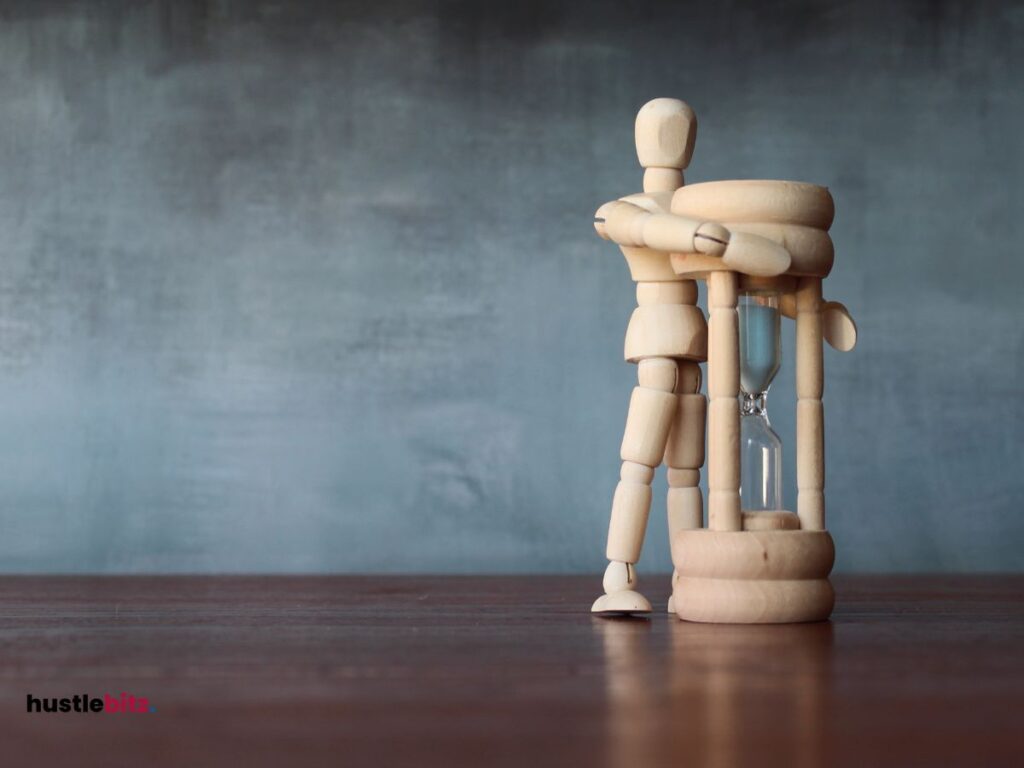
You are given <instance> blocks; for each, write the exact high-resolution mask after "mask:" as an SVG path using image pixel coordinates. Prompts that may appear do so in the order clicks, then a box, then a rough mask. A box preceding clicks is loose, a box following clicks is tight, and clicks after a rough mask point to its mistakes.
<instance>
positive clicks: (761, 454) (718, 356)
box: [592, 99, 856, 623]
mask: <svg viewBox="0 0 1024 768" xmlns="http://www.w3.org/2000/svg"><path fill="white" fill-rule="evenodd" d="M695 131H696V119H695V118H694V116H693V112H692V110H690V108H689V107H688V106H686V105H685V104H684V103H683V102H680V101H677V100H674V99H656V100H655V101H653V102H649V103H648V104H647V105H645V106H644V107H643V109H641V111H640V114H639V115H638V117H637V130H636V138H637V153H638V156H639V158H640V161H641V164H642V165H643V166H644V167H645V169H646V170H645V174H644V193H643V194H637V195H631V196H628V197H624V198H620V199H619V200H617V201H613V202H611V203H607V204H605V205H604V206H602V207H601V208H600V209H599V210H598V212H597V214H596V215H595V228H596V229H597V231H598V233H599V234H600V235H601V236H602V237H603V238H605V239H608V240H612V241H613V242H615V243H617V244H618V245H619V246H620V247H621V248H622V251H623V254H624V255H625V256H626V259H627V262H628V263H629V266H630V270H631V273H632V275H633V278H634V280H636V281H637V282H638V286H637V298H638V303H639V306H638V308H637V310H636V311H635V312H634V316H633V318H632V319H631V321H630V326H629V330H628V331H627V336H626V352H627V354H626V358H627V360H629V361H630V362H636V363H638V366H639V386H638V387H637V388H636V389H634V392H633V397H632V398H631V400H630V407H629V412H628V416H627V421H626V432H625V437H624V439H623V445H622V459H623V465H622V472H621V479H620V482H619V485H618V487H617V489H616V492H615V495H614V498H613V502H612V515H611V524H610V527H609V536H608V551H607V554H608V558H609V565H608V569H607V570H606V572H605V579H604V588H605V594H604V595H602V596H601V597H599V598H598V600H597V601H596V602H595V603H594V606H593V608H592V610H593V611H594V612H595V613H619V614H621V613H643V612H646V611H649V610H650V605H649V603H648V602H647V601H646V599H645V598H643V596H642V595H641V594H640V593H639V591H638V589H637V586H638V579H637V576H636V571H635V568H634V566H635V563H636V561H637V560H638V559H639V554H640V548H641V545H642V542H643V537H644V530H645V528H646V522H647V516H648V511H649V506H650V501H651V494H650V482H651V478H652V476H653V474H654V469H655V468H656V467H657V466H658V464H660V463H661V461H662V459H663V458H664V460H665V463H666V464H668V466H669V499H668V512H669V535H670V537H671V547H672V560H673V564H674V566H675V573H674V576H673V597H672V601H671V603H670V606H669V610H670V611H674V612H675V613H677V614H678V615H679V616H680V618H683V619H687V620H691V621H708V622H736V623H768V622H793V621H814V620H820V619H825V618H827V617H828V615H829V614H830V613H831V610H832V604H833V593H832V588H831V585H830V584H829V581H828V575H829V573H830V572H831V569H832V563H833V559H834V548H833V543H832V538H831V536H830V535H829V534H828V532H827V531H826V530H825V500H824V415H823V407H822V393H823V383H824V377H823V356H822V341H823V340H827V341H829V343H831V344H832V345H833V346H835V347H836V348H838V349H842V350H847V349H851V348H852V347H853V345H854V342H855V340H856V327H855V325H854V324H853V321H852V319H851V318H850V315H849V313H848V312H847V311H846V308H845V307H843V306H842V305H841V304H838V303H837V302H823V301H822V290H821V284H822V280H823V278H824V277H826V276H827V275H828V273H829V272H830V270H831V268H832V264H833V259H834V251H833V245H832V241H831V239H830V237H829V235H828V229H829V226H830V225H831V223H832V217H833V213H834V208H833V202H832V197H831V195H829V192H828V190H827V189H825V188H824V187H820V186H816V185H813V184H804V183H799V182H788V181H717V182H706V183H702V184H693V185H690V186H683V178H682V172H681V169H682V168H685V167H686V165H687V163H688V162H689V154H690V152H692V148H693V142H694V137H695ZM666 265H667V266H668V267H670V269H664V268H663V267H664V266H666ZM654 266H657V267H658V269H654V268H653V267H654ZM694 281H704V282H705V283H706V286H707V308H708V321H707V324H706V325H705V324H704V323H703V322H702V321H703V316H702V314H701V312H700V309H699V308H698V307H696V306H694V304H695V299H696V291H695V290H694V288H695V283H694ZM694 312H696V313H697V315H700V317H699V318H698V317H695V316H694ZM781 316H785V317H790V318H793V319H795V321H796V339H797V343H796V350H797V352H796V389H797V392H796V394H797V408H796V411H797V430H796V434H797V445H796V456H797V486H798V498H797V504H796V514H794V513H792V512H789V511H786V510H785V509H784V508H783V507H782V504H781V481H780V479H779V472H780V471H781V470H780V468H781V444H779V443H778V438H777V436H774V432H772V431H771V429H770V424H769V422H768V420H767V414H766V411H765V409H764V405H765V398H766V394H767V390H768V386H769V385H770V383H771V380H772V378H773V377H774V375H775V371H776V370H777V369H778V365H779V354H780V345H779V341H778V334H779V330H778V325H779V318H780V317H781ZM705 359H706V361H707V374H708V375H707V393H708V395H707V405H706V409H705V405H704V403H705V401H704V397H703V396H702V395H701V394H700V367H699V363H700V362H702V361H704V360H705ZM741 397H742V403H743V405H742V408H743V412H742V415H741ZM705 410H706V417H707V442H706V449H707V450H706V456H707V464H708V468H707V485H708V499H707V510H708V514H707V527H706V528H704V527H702V526H703V514H702V509H701V503H702V502H701V495H700V489H699V485H698V483H699V478H700V467H701V466H702V465H703V460H704V455H705V452H704V450H703V449H704V447H705V445H704V427H705V424H704V421H705ZM758 441H761V442H758ZM766 441H767V442H766ZM741 444H742V446H744V449H745V450H746V453H745V455H744V456H743V458H742V459H741ZM759 463H760V465H759ZM741 479H742V483H741ZM680 491H685V496H680V495H679V492H680Z"/></svg>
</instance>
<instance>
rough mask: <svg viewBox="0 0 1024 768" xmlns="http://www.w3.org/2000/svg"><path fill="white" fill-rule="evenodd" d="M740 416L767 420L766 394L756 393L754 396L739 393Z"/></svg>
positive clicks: (765, 392)
mask: <svg viewBox="0 0 1024 768" xmlns="http://www.w3.org/2000/svg"><path fill="white" fill-rule="evenodd" d="M740 414H741V415H743V416H760V417H761V418H763V419H764V420H765V421H767V420H768V392H767V390H766V391H764V392H758V393H757V394H756V395H752V394H749V393H748V392H740Z"/></svg>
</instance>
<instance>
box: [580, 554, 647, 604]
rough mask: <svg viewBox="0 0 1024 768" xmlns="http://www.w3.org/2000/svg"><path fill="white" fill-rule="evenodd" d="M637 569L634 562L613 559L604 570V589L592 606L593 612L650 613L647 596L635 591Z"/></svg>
mask: <svg viewBox="0 0 1024 768" xmlns="http://www.w3.org/2000/svg"><path fill="white" fill-rule="evenodd" d="M636 585H637V577H636V569H635V568H634V567H633V564H632V563H620V562H618V561H616V560H612V561H611V562H610V563H608V567H607V568H606V569H605V572H604V591H605V594H603V595H601V596H600V597H599V598H597V600H595V601H594V605H593V606H591V608H590V612H591V613H601V614H609V615H623V614H625V615H633V614H641V613H650V612H651V604H650V602H649V601H648V600H647V598H646V597H644V596H643V595H641V594H640V593H639V592H637V591H635V589H634V588H635V587H636Z"/></svg>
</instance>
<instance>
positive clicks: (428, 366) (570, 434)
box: [0, 0, 1024, 572]
mask: <svg viewBox="0 0 1024 768" xmlns="http://www.w3.org/2000/svg"><path fill="white" fill-rule="evenodd" d="M0 13H2V19H0V21H2V23H0V227H2V232H3V239H2V249H3V256H2V265H0V570H5V571H42V570H51V569H53V570H61V571H84V570H89V571H148V570H155V571H188V570H202V571H236V570H275V571H276V570H288V571H306V570H311V571H361V570H369V571H427V570H429V571H448V572H464V571H483V570H488V571H490V570H499V571H562V570H573V571H585V570H593V571H595V572H598V571H600V570H601V569H602V568H603V563H604V559H603V545H604V534H605V529H606V525H607V514H608V506H609V499H610V496H611V492H612V489H613V487H614V483H615V480H616V478H617V470H618V457H617V452H618V442H619V439H620V434H621V428H622V424H623V419H624V409H625V405H626V401H627V398H628V395H629V390H630V387H631V386H632V384H633V381H634V369H633V368H632V366H629V365H626V364H625V363H623V362H622V360H621V342H622V335H623V331H624V329H625V323H626V320H627V318H628V316H629V313H630V310H631V307H632V305H633V296H632V285H631V283H630V282H629V278H628V273H627V271H626V267H625V264H624V262H623V260H622V258H621V256H620V255H619V254H618V252H617V250H616V249H615V248H614V247H613V246H611V245H610V244H607V243H603V242H601V241H600V240H598V239H597V237H596V236H595V235H594V233H593V231H592V229H591V225H590V218H591V214H592V212H593V210H594V209H595V208H596V207H597V205H598V204H600V203H601V202H603V201H605V200H608V199H611V198H613V197H617V196H619V195H622V194H626V193H629V192H631V191H635V190H637V189H638V188H639V186H640V172H639V169H638V168H637V165H636V159H635V156H634V154H633V147H632V121H633V115H634V114H635V111H636V109H637V108H638V107H639V106H640V105H641V104H642V103H643V102H644V101H646V100H647V99H649V98H651V97H654V96H678V97H681V98H684V99H686V100H687V101H689V102H690V104H692V105H693V107H694V108H695V110H696V111H697V114H698V116H699V119H700V132H699V136H698V140H697V148H696V153H695V159H694V162H693V164H692V166H691V168H690V171H689V173H688V178H689V179H690V180H691V181H697V180H703V179H716V178H735V177H754V178H758V177H767V178H795V179H803V180H808V181H814V182H818V183H822V184H827V185H828V186H829V187H831V189H832V192H833V195H834V196H835V199H836V202H837V208H838V215H837V218H836V223H835V226H834V227H833V237H834V239H835V241H836V243H837V250H838V258H837V264H836V268H835V270H834V272H833V275H832V277H831V278H830V279H829V280H828V281H827V283H826V293H827V294H828V295H829V296H831V297H833V298H836V299H839V300H842V301H844V302H845V303H846V304H847V305H848V306H849V307H850V309H851V310H852V311H853V313H854V315H855V317H857V318H858V320H859V324H860V329H861V343H860V345H859V347H858V349H857V350H856V351H855V352H854V353H853V354H850V355H839V354H837V353H834V352H832V351H831V350H829V351H828V352H826V366H827V371H828V378H827V387H826V413H827V430H828V467H827V470H828V475H827V490H828V494H829V496H828V498H829V514H830V518H829V520H830V527H831V528H832V529H833V532H834V533H835V535H836V538H837V541H838V544H839V568H841V569H846V570H866V569H869V570H944V569H965V570H985V569H1019V568H1021V567H1022V566H1024V563H1022V560H1021V551H1022V550H1021V546H1022V544H1024V522H1022V520H1024V509H1022V506H1021V502H1022V496H1024V461H1022V456H1021V452H1022V447H1024V446H1022V438H1024V398H1022V394H1024V392H1022V381H1024V324H1022V320H1024V312H1022V290H1024V261H1022V258H1024V252H1022V250H1021V248H1022V245H1021V244H1022V243H1024V225H1022V223H1021V221H1022V218H1024V209H1022V197H1021V194H1020V188H1021V178H1022V170H1024V169H1022V164H1021V158H1022V152H1021V142H1022V139H1021V124H1022V120H1024V97H1022V83H1024V68H1022V51H1024V46H1021V44H1020V40H1021V39H1024V8H1022V6H1021V5H1020V4H1016V5H1011V4H993V3H967V2H964V3H909V4H908V3H903V4H899V3H878V4H874V5H871V4H869V3H852V2H851V3H832V4H828V3H817V2H789V3H781V4H779V3H771V4H768V3H763V4H762V3H755V2H724V3H714V4H712V3H701V4H696V5H694V6H693V7H688V6H687V4H686V3H682V2H673V3H656V4H644V3H634V4H627V3H621V2H599V3H580V4H578V5H572V4H557V3H551V4H549V3H538V2H529V1H527V2H516V3H502V4H498V3H493V4H492V3H483V2H481V3H478V4H473V3H448V2H439V3H438V2H432V3H427V2H422V3H410V2H388V1H378V2H374V3H369V2H366V3H337V4H326V5H323V6H315V5H311V4H301V3H294V4H289V3H263V4H261V3H255V2H254V3H240V4H237V5H236V4H232V3H207V4H185V3H171V2H168V3H165V4H159V3H152V2H145V3H135V2H133V3H127V2H126V3H122V4H116V3H91V4H87V3H81V4H71V3H67V4H63V3H50V2H44V3H37V2H29V0H24V2H15V3H9V2H8V3H4V4H3V5H2V11H0ZM789 334H791V329H790V330H789ZM786 344H787V352H788V351H789V350H790V349H791V346H792V345H791V338H789V337H787V339H786ZM791 391H792V369H791V368H790V369H788V370H787V371H785V372H784V373H783V375H782V377H781V378H780V379H779V381H778V382H777V384H776V387H775V394H774V397H773V398H772V408H771V410H772V413H773V415H774V420H775V423H776V424H777V427H778V431H779V432H780V434H781V435H782V438H783V440H784V441H785V442H786V444H787V456H786V458H787V461H788V467H787V469H792V467H793V461H792V456H793V453H792V446H793V426H792V421H793V404H792V402H791V398H790V397H789V396H788V393H789V392H791ZM657 489H658V490H657V491H656V497H655V498H656V505H655V510H654V513H653V514H652V525H651V532H650V537H649V542H650V545H649V547H648V549H647V554H646V556H645V563H644V565H643V566H642V568H643V569H645V570H648V571H650V570H652V569H658V570H663V569H667V568H668V567H669V560H668V549H667V544H666V541H665V523H664V514H663V509H664V500H663V499H664V496H663V492H664V481H663V480H661V479H659V480H658V486H657ZM786 493H787V499H788V500H789V502H790V503H791V504H792V503H793V499H794V483H793V479H792V477H789V478H788V480H787V486H786Z"/></svg>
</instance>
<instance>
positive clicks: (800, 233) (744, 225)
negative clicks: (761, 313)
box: [671, 179, 835, 278]
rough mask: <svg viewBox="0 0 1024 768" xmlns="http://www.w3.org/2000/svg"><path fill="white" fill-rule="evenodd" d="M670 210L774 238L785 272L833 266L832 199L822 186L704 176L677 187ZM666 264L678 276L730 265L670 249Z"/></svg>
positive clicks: (821, 271)
mask: <svg viewBox="0 0 1024 768" xmlns="http://www.w3.org/2000/svg"><path fill="white" fill-rule="evenodd" d="M671 210H672V213H674V214H677V215H679V216H687V217H690V218H695V219H705V220H710V221H715V222H718V223H720V224H722V225H723V226H724V227H726V229H728V230H729V231H730V232H746V233H749V234H753V235H760V236H761V237H765V238H768V239H769V240H772V241H773V242H776V243H778V244H779V245H781V246H783V247H784V248H785V249H786V250H787V251H789V254H790V257H791V259H792V261H791V263H790V267H789V269H788V270H787V271H786V273H785V274H787V275H809V276H813V277H825V276H827V275H828V273H829V272H830V271H831V270H832V263H833V261H834V260H835V249H834V247H833V245H832V238H830V237H829V235H828V228H829V226H831V224H832V217H833V216H834V215H835V205H834V204H833V202H832V195H830V194H829V191H828V189H826V188H825V187H820V186H818V185H816V184H805V183H803V182H798V181H770V180H756V179H737V180H732V181H708V182H703V183H700V184H690V185H689V186H686V187H681V188H680V189H677V190H676V191H675V193H674V194H673V196H672V203H671ZM671 264H672V268H673V270H674V271H675V273H676V275H677V276H679V277H688V278H692V277H700V278H703V277H706V276H707V273H709V272H714V271H717V270H720V269H729V268H730V267H728V266H726V265H725V264H723V263H722V261H721V260H720V259H716V258H714V257H709V256H706V255H704V254H699V253H675V254H672V258H671Z"/></svg>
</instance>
